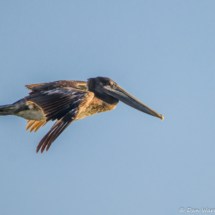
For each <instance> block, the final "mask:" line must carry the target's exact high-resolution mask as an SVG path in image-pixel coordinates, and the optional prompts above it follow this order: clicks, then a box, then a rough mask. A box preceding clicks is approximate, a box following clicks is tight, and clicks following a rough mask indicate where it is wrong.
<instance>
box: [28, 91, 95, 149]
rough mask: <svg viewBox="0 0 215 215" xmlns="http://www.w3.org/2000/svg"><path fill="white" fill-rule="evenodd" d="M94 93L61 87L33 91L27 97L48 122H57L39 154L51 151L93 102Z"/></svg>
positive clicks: (41, 144)
mask: <svg viewBox="0 0 215 215" xmlns="http://www.w3.org/2000/svg"><path fill="white" fill-rule="evenodd" d="M93 96H94V93H92V92H89V91H85V90H80V89H77V88H72V87H60V88H55V89H48V90H42V91H37V90H35V91H33V92H31V93H30V94H29V96H27V97H25V99H26V100H27V101H30V102H33V103H35V104H36V105H38V106H39V107H40V108H41V110H42V111H43V113H44V115H45V117H46V122H48V121H50V120H52V121H53V120H57V122H56V123H55V124H54V125H53V126H52V128H51V129H50V131H49V132H48V133H47V134H46V135H45V136H44V138H43V139H42V140H41V141H40V143H39V145H38V147H37V152H38V151H39V150H40V149H41V153H42V152H43V151H44V149H45V148H46V151H47V150H48V149H49V147H50V145H51V144H52V142H53V141H54V140H55V139H56V138H57V137H58V136H59V135H60V134H61V133H62V132H63V131H64V130H65V129H66V128H67V127H68V126H69V125H70V124H71V123H72V121H73V120H75V118H76V117H77V116H78V115H79V114H80V113H81V112H82V111H83V109H85V108H86V107H87V106H88V104H89V102H90V101H91V100H92V98H93Z"/></svg>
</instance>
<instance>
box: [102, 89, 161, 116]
mask: <svg viewBox="0 0 215 215" xmlns="http://www.w3.org/2000/svg"><path fill="white" fill-rule="evenodd" d="M104 91H105V92H106V93H107V94H109V95H111V96H113V97H114V98H117V99H119V100H120V101H121V102H124V103H125V104H127V105H129V106H131V107H133V108H135V109H137V110H139V111H142V112H144V113H146V114H149V115H152V116H155V117H159V118H161V119H162V120H163V119H164V117H163V116H162V115H161V114H159V113H157V112H155V111H154V110H152V109H151V108H149V107H148V106H146V105H145V104H143V103H142V102H140V101H139V100H137V99H136V98H134V97H133V96H132V95H130V94H129V93H128V92H126V91H125V90H124V89H122V88H121V87H120V86H116V87H115V89H112V88H109V87H108V88H106V87H104Z"/></svg>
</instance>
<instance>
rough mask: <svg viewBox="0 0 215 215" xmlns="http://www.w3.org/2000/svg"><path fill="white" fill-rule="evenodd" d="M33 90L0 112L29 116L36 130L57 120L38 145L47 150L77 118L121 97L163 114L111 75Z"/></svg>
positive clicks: (149, 111)
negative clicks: (130, 91) (121, 85)
mask: <svg viewBox="0 0 215 215" xmlns="http://www.w3.org/2000/svg"><path fill="white" fill-rule="evenodd" d="M26 87H27V88H28V89H29V90H30V91H31V92H30V93H29V95H28V96H26V97H25V98H23V99H21V100H19V101H17V102H15V103H13V104H11V105H3V106H0V115H3V116H6V115H15V116H19V117H22V118H24V119H27V122H28V125H27V127H26V130H27V129H29V128H30V132H31V131H33V130H34V132H36V131H37V130H38V129H39V128H40V127H41V126H44V125H45V124H46V123H47V122H49V121H56V122H55V124H54V125H53V126H52V127H51V129H50V131H49V132H48V133H47V134H46V135H45V136H44V137H43V139H42V140H41V141H40V143H39V144H38V146H37V150H36V151H37V152H38V151H39V150H41V153H42V152H43V151H44V149H46V151H48V149H49V147H50V145H51V144H52V143H53V141H54V140H55V139H56V138H57V137H58V136H59V135H60V134H61V133H62V132H63V131H64V130H65V129H66V128H67V127H68V126H69V125H70V124H71V123H72V122H73V121H75V120H79V119H83V118H85V117H87V116H91V115H94V114H97V113H100V112H105V111H109V110H113V109H114V108H115V107H116V106H117V104H118V102H119V101H122V102H123V103H125V104H127V105H129V106H131V107H133V108H135V109H137V110H139V111H142V112H144V113H146V114H149V115H152V116H155V117H158V118H161V119H162V120H163V116H162V115H161V114H158V113H157V112H155V111H154V110H152V109H151V108H149V107H147V106H146V105H145V104H143V103H141V102H140V101H138V100H137V99H136V98H134V97H133V96H131V95H130V94H129V93H128V92H126V91H125V90H124V89H122V88H121V87H120V86H119V85H118V84H117V83H115V82H114V81H112V80H111V79H109V78H104V77H97V78H89V79H88V80H87V82H84V81H56V82H49V83H42V84H31V85H26Z"/></svg>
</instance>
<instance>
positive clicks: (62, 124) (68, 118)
mask: <svg viewBox="0 0 215 215" xmlns="http://www.w3.org/2000/svg"><path fill="white" fill-rule="evenodd" d="M77 109H78V108H76V109H73V110H71V111H70V112H69V113H67V114H66V115H65V116H64V117H63V118H62V119H61V120H58V121H57V122H56V123H55V124H54V125H53V126H52V128H51V129H50V131H49V132H48V133H47V134H46V135H45V136H44V137H43V139H42V140H41V141H40V142H39V144H38V146H37V150H36V152H39V150H40V152H41V153H43V151H44V150H45V149H46V151H48V150H49V148H50V146H51V144H52V143H53V142H54V141H55V139H57V137H58V136H59V135H60V134H61V133H62V132H63V131H64V130H65V129H66V128H67V127H68V126H69V125H70V124H71V123H72V121H73V120H74V118H75V116H76V114H77V112H78V110H77Z"/></svg>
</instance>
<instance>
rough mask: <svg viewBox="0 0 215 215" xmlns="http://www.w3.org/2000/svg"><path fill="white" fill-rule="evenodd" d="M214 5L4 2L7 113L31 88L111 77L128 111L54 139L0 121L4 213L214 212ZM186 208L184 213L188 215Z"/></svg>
mask: <svg viewBox="0 0 215 215" xmlns="http://www.w3.org/2000/svg"><path fill="white" fill-rule="evenodd" d="M214 11H215V1H212V0H211V1H210V0H207V1H200V0H196V1H181V0H177V1H158V0H157V1H151V0H150V1H117V0H114V1H112V0H111V1H95V0H93V1H40V0H37V1H1V2H0V74H1V78H0V105H4V104H9V103H13V102H15V101H17V100H18V99H21V98H23V97H24V96H26V95H27V94H28V90H27V89H26V88H25V87H24V85H26V84H33V83H42V82H50V81H56V80H87V78H90V77H96V76H105V77H109V78H111V79H112V80H114V81H115V82H117V83H118V84H119V85H120V86H121V87H123V88H124V89H125V90H127V91H128V92H129V93H131V94H132V95H134V96H135V97H136V98H138V99H139V100H141V101H142V102H143V103H145V104H146V105H148V106H150V107H151V108H153V109H154V110H155V111H157V112H159V113H161V114H163V115H164V117H165V119H164V121H161V120H159V119H158V118H155V117H151V116H149V115H146V114H143V113H142V112H139V111H137V110H135V109H132V108H130V107H129V106H126V105H125V104H123V103H120V104H119V105H118V106H117V107H116V109H115V110H113V111H110V112H107V113H102V114H97V115H95V116H92V117H88V118H85V119H83V120H80V121H77V122H74V123H72V124H71V125H70V127H69V128H68V129H67V130H66V131H65V132H64V133H63V134H62V135H61V136H60V137H59V138H58V139H57V140H56V141H55V142H54V143H53V145H52V146H51V148H50V150H49V151H48V152H47V153H43V154H42V155H41V154H36V146H37V144H38V142H39V141H40V139H42V137H43V136H44V135H45V134H46V133H47V132H48V130H49V128H50V126H51V124H52V123H50V124H49V125H46V126H45V127H43V128H42V129H40V130H39V131H38V132H37V133H35V134H29V132H26V131H25V126H26V121H25V120H24V119H22V118H18V117H13V116H9V117H1V118H0V193H1V195H0V214H4V215H14V214H16V215H24V214H31V215H38V214H40V215H47V214H52V215H58V214H75V215H130V214H132V215H142V214H147V215H151V214H152V215H154V214H162V215H163V214H165V215H173V214H182V213H180V212H179V208H180V207H185V209H186V208H187V207H193V208H202V207H210V208H215V192H214V191H215V131H214V128H215V116H214V107H215V100H214V97H215V95H214V92H215V91H214V89H215V85H214V84H215V72H214V70H215V12H214ZM185 213H186V212H184V214H185Z"/></svg>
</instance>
